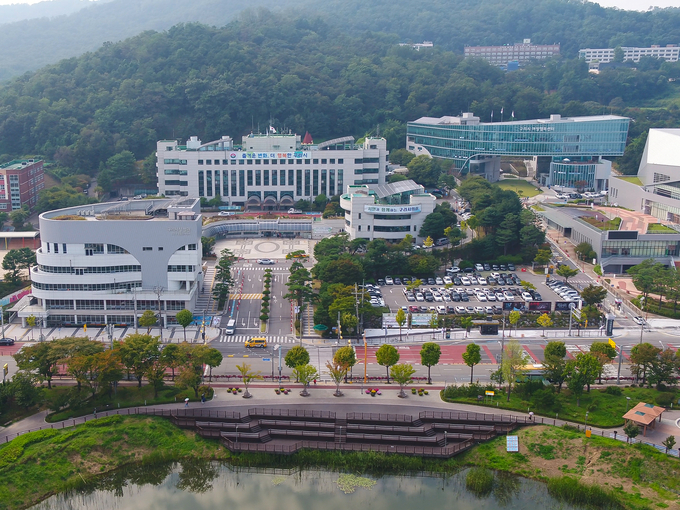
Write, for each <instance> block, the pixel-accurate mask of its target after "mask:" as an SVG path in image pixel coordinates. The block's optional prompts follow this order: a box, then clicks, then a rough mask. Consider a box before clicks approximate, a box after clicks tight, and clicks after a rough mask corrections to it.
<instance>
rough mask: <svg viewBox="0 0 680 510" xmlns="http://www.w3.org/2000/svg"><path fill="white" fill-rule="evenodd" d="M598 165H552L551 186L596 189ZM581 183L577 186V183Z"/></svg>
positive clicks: (558, 163)
mask: <svg viewBox="0 0 680 510" xmlns="http://www.w3.org/2000/svg"><path fill="white" fill-rule="evenodd" d="M596 168H597V163H595V162H593V163H575V162H572V163H564V162H553V163H551V164H550V184H551V185H552V186H559V187H564V188H579V187H580V188H583V189H591V188H595V169H596ZM577 182H578V183H580V184H581V185H580V186H577V185H576V183H577Z"/></svg>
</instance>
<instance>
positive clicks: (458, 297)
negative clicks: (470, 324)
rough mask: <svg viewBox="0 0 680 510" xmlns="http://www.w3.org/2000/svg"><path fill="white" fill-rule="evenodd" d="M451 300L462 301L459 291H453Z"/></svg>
mask: <svg viewBox="0 0 680 510" xmlns="http://www.w3.org/2000/svg"><path fill="white" fill-rule="evenodd" d="M451 301H460V294H458V293H457V292H451Z"/></svg>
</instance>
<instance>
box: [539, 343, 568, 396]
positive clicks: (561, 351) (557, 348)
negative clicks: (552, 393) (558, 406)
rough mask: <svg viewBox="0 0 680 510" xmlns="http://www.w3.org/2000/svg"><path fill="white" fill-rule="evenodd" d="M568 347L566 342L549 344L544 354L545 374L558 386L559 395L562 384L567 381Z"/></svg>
mask: <svg viewBox="0 0 680 510" xmlns="http://www.w3.org/2000/svg"><path fill="white" fill-rule="evenodd" d="M566 355H567V347H566V345H565V344H564V342H557V341H553V342H548V345H546V346H545V351H544V352H543V356H544V360H543V374H544V375H545V378H546V379H548V380H549V381H551V382H552V383H553V384H557V393H560V392H561V391H562V384H563V383H564V380H565V379H566V373H565V369H566V366H567V361H566V360H565V356H566Z"/></svg>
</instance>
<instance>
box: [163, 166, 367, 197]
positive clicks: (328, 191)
mask: <svg viewBox="0 0 680 510" xmlns="http://www.w3.org/2000/svg"><path fill="white" fill-rule="evenodd" d="M366 173H369V172H366ZM370 173H378V169H375V170H374V169H370ZM197 178H198V196H200V197H206V196H207V197H212V196H215V195H221V196H223V197H228V196H232V197H235V196H242V197H243V196H246V184H247V185H248V186H276V187H281V186H295V191H296V195H297V196H305V197H308V196H317V195H319V194H320V193H323V194H325V195H327V196H333V195H335V194H336V189H337V192H338V193H339V192H341V191H342V187H343V179H344V171H343V170H342V169H338V170H337V183H336V171H335V170H325V169H322V170H318V169H314V170H310V169H306V170H304V179H303V170H288V173H287V174H286V170H278V171H277V170H271V171H270V170H255V171H253V170H248V171H247V172H246V171H244V170H239V171H238V176H237V173H236V170H231V171H229V170H222V171H221V172H220V171H219V170H215V171H213V170H206V171H203V170H199V171H198V176H197ZM229 179H231V181H229ZM364 181H366V180H364ZM174 182H175V181H167V180H166V181H165V184H166V185H169V184H170V183H174ZM377 182H378V179H371V180H368V182H364V183H367V184H373V183H377ZM230 183H231V185H230ZM180 185H186V183H185V184H180ZM237 188H238V189H237Z"/></svg>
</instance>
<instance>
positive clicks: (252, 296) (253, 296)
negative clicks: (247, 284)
mask: <svg viewBox="0 0 680 510" xmlns="http://www.w3.org/2000/svg"><path fill="white" fill-rule="evenodd" d="M239 298H240V299H251V300H261V299H262V293H260V294H229V299H239Z"/></svg>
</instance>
